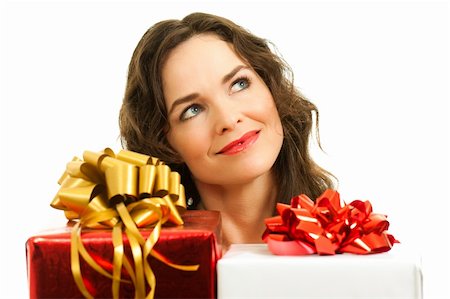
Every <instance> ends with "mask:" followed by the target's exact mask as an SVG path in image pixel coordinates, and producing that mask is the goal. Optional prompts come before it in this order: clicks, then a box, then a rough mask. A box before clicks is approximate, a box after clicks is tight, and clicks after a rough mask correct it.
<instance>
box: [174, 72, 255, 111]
mask: <svg viewBox="0 0 450 299" xmlns="http://www.w3.org/2000/svg"><path fill="white" fill-rule="evenodd" d="M241 69H250V68H249V67H248V66H246V65H238V66H236V67H235V68H234V69H232V70H231V72H229V73H228V74H226V75H225V76H223V78H222V84H225V83H226V82H227V81H228V80H230V79H231V78H233V77H234V75H236V74H237V73H238V72H239V71H240V70H241ZM199 96H200V95H199V94H198V93H197V92H194V93H191V94H188V95H187V96H184V97H181V98H179V99H176V100H175V101H174V102H173V103H172V106H171V107H170V109H169V114H171V113H172V111H173V110H174V109H175V107H176V106H178V105H181V104H183V103H186V102H189V101H192V100H193V99H195V98H197V97H199Z"/></svg>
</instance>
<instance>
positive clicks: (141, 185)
mask: <svg viewBox="0 0 450 299" xmlns="http://www.w3.org/2000/svg"><path fill="white" fill-rule="evenodd" d="M180 181H181V180H180V175H179V174H178V173H177V172H173V171H171V170H170V168H169V166H167V165H165V164H164V163H163V162H162V161H160V160H159V159H157V158H154V157H150V156H147V155H143V154H139V153H136V152H132V151H127V150H122V151H120V152H119V153H118V154H117V155H116V154H115V153H114V152H113V151H112V150H111V149H109V148H106V149H105V150H103V151H102V152H91V151H85V152H84V154H83V160H81V159H79V158H77V157H74V158H73V159H72V161H71V162H69V163H68V164H67V168H66V171H65V172H64V173H63V175H62V176H61V178H60V179H59V180H58V184H59V185H60V186H61V187H60V189H59V191H58V193H57V194H56V196H55V198H54V199H53V201H52V203H51V204H50V205H51V206H52V207H53V208H55V209H61V210H64V213H65V216H66V217H67V219H69V220H76V221H77V223H76V224H75V226H74V227H73V230H72V235H71V268H72V274H73V277H74V279H75V283H76V284H77V286H78V288H79V290H80V292H81V293H82V294H83V296H85V297H86V298H93V296H92V295H91V294H90V293H89V291H88V290H87V289H86V286H85V285H84V282H83V278H82V274H81V270H80V259H79V256H80V255H81V257H82V258H83V259H84V260H85V261H86V262H87V264H88V265H89V266H90V267H91V268H93V269H94V270H95V271H97V272H99V273H100V274H102V275H104V276H106V277H109V278H110V279H111V280H112V294H113V297H114V298H119V287H120V283H121V282H125V283H132V284H133V285H134V287H135V298H144V297H145V298H153V297H154V293H155V287H156V279H155V275H154V273H153V271H152V269H151V267H150V264H149V262H148V256H149V255H151V256H153V257H154V258H156V259H158V260H160V261H162V262H164V263H166V264H167V265H169V266H171V267H173V268H176V269H180V270H184V271H196V270H197V269H198V267H199V266H198V265H187V266H185V265H177V264H173V263H171V262H170V261H169V260H168V259H167V258H165V257H164V256H162V255H161V254H159V253H158V252H156V251H155V250H152V249H153V247H154V246H155V244H156V242H157V241H158V239H159V235H160V231H161V227H162V225H163V224H164V223H165V222H167V221H170V222H172V223H174V224H176V225H181V224H183V220H182V218H181V216H180V212H183V211H185V210H186V199H185V193H184V187H183V185H182V184H181V183H180ZM85 227H87V228H112V240H113V246H114V258H113V273H109V272H108V271H106V270H105V269H103V268H102V267H101V266H100V265H99V264H98V263H97V262H96V261H95V260H94V259H93V258H92V257H91V256H90V254H89V253H88V252H87V250H86V249H85V247H84V246H83V243H82V241H81V230H82V228H85ZM142 227H153V230H152V232H151V233H150V234H149V235H148V237H147V238H146V239H144V237H143V236H142V235H141V233H140V232H139V229H138V228H142ZM123 232H125V233H126V235H127V237H128V240H129V243H130V247H131V252H132V255H133V261H134V268H133V266H132V265H131V264H130V262H129V261H128V259H127V258H126V257H124V249H123V240H122V236H123ZM122 267H125V269H126V270H127V272H128V273H129V275H130V279H131V281H130V280H124V279H122V278H121V272H122V271H121V270H122ZM146 284H148V285H149V286H150V291H149V292H148V294H146Z"/></svg>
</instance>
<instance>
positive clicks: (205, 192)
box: [196, 173, 277, 250]
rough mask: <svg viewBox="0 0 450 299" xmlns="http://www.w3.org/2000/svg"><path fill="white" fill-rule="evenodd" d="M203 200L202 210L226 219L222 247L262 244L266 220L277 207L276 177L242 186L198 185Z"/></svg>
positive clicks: (262, 178) (265, 178) (256, 180)
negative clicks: (214, 212)
mask: <svg viewBox="0 0 450 299" xmlns="http://www.w3.org/2000/svg"><path fill="white" fill-rule="evenodd" d="M196 186H197V189H198V191H199V194H200V196H201V198H202V202H201V203H200V205H199V208H200V209H205V210H216V211H220V212H221V217H222V244H223V246H224V249H225V250H227V248H228V247H229V245H230V244H233V243H261V242H262V239H261V236H262V234H263V232H264V230H265V224H264V219H265V218H267V217H271V216H272V214H273V211H274V208H275V204H276V195H277V190H276V184H275V180H274V178H273V174H272V173H267V174H265V175H263V176H260V177H258V178H256V179H255V180H253V181H251V182H248V183H245V184H239V185H226V186H223V185H209V184H204V183H201V182H198V181H197V182H196Z"/></svg>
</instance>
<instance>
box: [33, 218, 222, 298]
mask: <svg viewBox="0 0 450 299" xmlns="http://www.w3.org/2000/svg"><path fill="white" fill-rule="evenodd" d="M183 220H184V225H182V226H173V227H164V228H163V229H162V231H161V235H160V237H159V240H158V242H157V244H156V245H155V247H154V250H155V251H157V252H160V253H162V254H163V255H164V256H165V257H166V258H168V259H169V260H170V261H172V262H173V263H177V264H181V265H193V264H198V265H199V268H198V270H197V271H182V270H179V269H174V268H171V267H169V266H168V265H166V264H164V263H162V262H161V261H158V260H156V259H154V258H153V257H152V256H149V262H150V265H151V267H152V269H153V271H154V272H155V276H156V292H155V298H214V297H215V296H216V262H217V260H218V259H219V258H220V257H221V247H220V214H219V213H218V212H214V211H186V212H185V213H184V214H183ZM71 229H72V228H71V227H70V226H67V227H65V228H61V229H57V230H51V231H46V232H44V233H42V234H39V235H35V236H33V237H31V238H29V240H28V241H27V265H28V281H29V290H30V298H83V296H82V294H81V293H80V291H79V289H78V287H77V285H76V283H75V281H74V278H73V275H72V272H71V260H70V239H71ZM140 232H141V234H142V235H143V237H146V236H148V234H149V233H150V232H151V229H140ZM82 242H83V244H84V245H85V247H86V249H87V250H88V252H89V253H90V254H91V256H92V257H94V259H95V260H96V262H97V263H98V264H100V265H101V266H102V267H103V268H104V269H105V270H108V271H110V270H111V268H112V262H111V261H112V260H113V245H112V236H111V230H107V229H106V230H99V229H83V231H82ZM124 245H125V255H126V256H127V257H128V258H129V259H131V252H130V247H129V244H128V240H127V237H126V235H125V234H124ZM81 271H82V275H83V281H84V283H85V285H86V287H87V288H88V290H89V291H90V292H91V294H92V295H93V296H94V297H95V298H112V293H111V292H112V291H111V279H109V278H107V277H104V276H102V275H101V274H99V273H97V272H96V271H95V270H93V269H92V268H90V267H89V265H87V264H86V263H85V262H84V261H83V260H81ZM122 278H123V279H127V278H128V277H127V273H126V271H125V270H124V269H123V270H122ZM120 298H134V287H133V285H132V284H129V283H121V285H120Z"/></svg>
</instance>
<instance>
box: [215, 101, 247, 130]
mask: <svg viewBox="0 0 450 299" xmlns="http://www.w3.org/2000/svg"><path fill="white" fill-rule="evenodd" d="M228 101H229V100H228ZM215 110H216V111H215V113H214V116H215V131H216V133H217V134H219V135H221V134H223V133H225V132H227V131H232V130H234V128H235V127H236V125H237V124H238V123H240V122H241V121H242V115H241V113H240V112H239V109H237V107H235V106H234V105H233V104H232V103H222V104H221V105H217V106H216V107H215Z"/></svg>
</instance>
